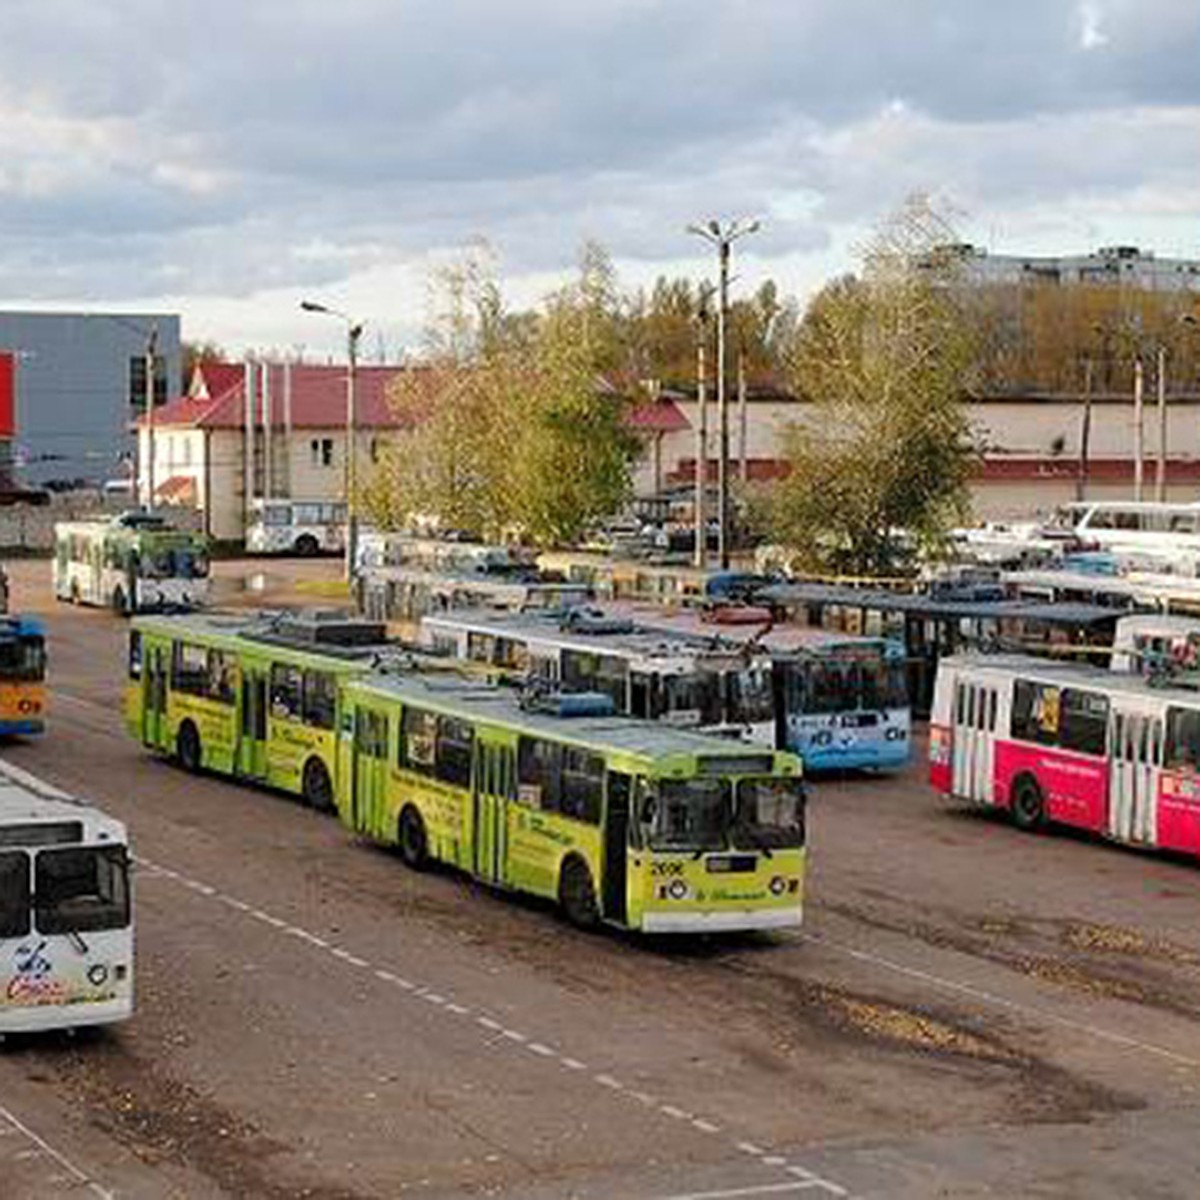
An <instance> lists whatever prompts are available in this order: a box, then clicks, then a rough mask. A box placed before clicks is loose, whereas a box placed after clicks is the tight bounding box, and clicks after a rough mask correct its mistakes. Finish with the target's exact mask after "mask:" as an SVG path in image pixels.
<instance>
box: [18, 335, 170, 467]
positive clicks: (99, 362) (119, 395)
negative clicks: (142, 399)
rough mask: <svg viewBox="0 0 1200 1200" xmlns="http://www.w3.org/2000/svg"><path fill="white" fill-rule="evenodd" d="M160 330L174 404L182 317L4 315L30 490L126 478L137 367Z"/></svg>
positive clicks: (20, 450) (161, 351) (160, 347)
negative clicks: (57, 482) (14, 359)
mask: <svg viewBox="0 0 1200 1200" xmlns="http://www.w3.org/2000/svg"><path fill="white" fill-rule="evenodd" d="M152 327H155V328H157V331H158V354H159V355H160V356H162V357H163V358H165V360H166V368H167V398H168V399H170V398H173V397H175V396H177V395H179V393H180V390H181V386H182V384H181V379H180V345H179V338H180V334H179V317H178V316H176V315H174V314H170V313H29V312H0V349H3V350H10V351H14V352H15V353H16V354H17V355H18V363H17V381H16V391H17V428H18V436H17V450H18V461H19V462H20V461H22V460H23V461H24V462H25V464H26V465H25V466H24V467H21V468H20V469H19V471H18V474H19V477H20V478H21V479H23V480H25V481H27V482H29V483H35V484H36V483H44V482H45V481H46V480H51V479H74V478H77V477H78V478H83V479H86V480H88V481H89V482H92V483H100V482H102V481H103V480H105V479H112V478H114V477H116V476H119V475H121V474H123V471H122V459H123V457H124V456H126V455H127V454H128V453H129V452H130V451H131V450H132V439H131V436H130V433H129V425H130V421H131V419H132V417H133V416H134V412H133V410H132V409H131V407H130V360H131V359H132V358H135V357H139V356H143V355H144V354H145V352H146V344H147V339H148V337H149V332H150V329H151V328H152Z"/></svg>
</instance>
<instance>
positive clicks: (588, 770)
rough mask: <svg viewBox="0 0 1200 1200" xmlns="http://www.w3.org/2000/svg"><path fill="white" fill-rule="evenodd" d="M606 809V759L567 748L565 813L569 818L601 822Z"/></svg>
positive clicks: (563, 807) (565, 756)
mask: <svg viewBox="0 0 1200 1200" xmlns="http://www.w3.org/2000/svg"><path fill="white" fill-rule="evenodd" d="M603 806H604V757H603V755H600V754H590V753H589V752H588V751H586V750H577V749H575V748H574V747H573V746H567V747H565V748H564V750H563V769H562V811H563V813H564V815H566V816H568V817H574V818H575V819H576V820H579V821H586V822H587V823H588V824H589V825H598V824H599V823H600V811H601V809H602V808H603Z"/></svg>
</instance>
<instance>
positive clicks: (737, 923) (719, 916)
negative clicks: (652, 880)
mask: <svg viewBox="0 0 1200 1200" xmlns="http://www.w3.org/2000/svg"><path fill="white" fill-rule="evenodd" d="M803 922H804V909H803V908H802V907H800V906H799V905H797V906H796V907H795V908H761V909H753V908H751V909H729V910H722V911H717V912H713V911H709V912H686V911H685V912H671V911H669V910H652V911H650V912H646V913H643V914H642V932H643V933H740V932H743V931H752V930H760V929H798V928H799V927H800V926H801V925H802V924H803Z"/></svg>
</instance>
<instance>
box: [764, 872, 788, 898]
mask: <svg viewBox="0 0 1200 1200" xmlns="http://www.w3.org/2000/svg"><path fill="white" fill-rule="evenodd" d="M767 886H768V887H770V889H771V895H772V896H782V895H783V893H784V892H786V891H787V880H786V879H784V877H783V876H782V875H776V876H775V878H774V879H772V880H771V882H770V883H769V884H768V885H767Z"/></svg>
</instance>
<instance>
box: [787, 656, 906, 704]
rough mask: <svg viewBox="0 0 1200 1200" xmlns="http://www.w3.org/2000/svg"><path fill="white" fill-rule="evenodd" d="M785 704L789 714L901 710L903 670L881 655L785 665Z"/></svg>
mask: <svg viewBox="0 0 1200 1200" xmlns="http://www.w3.org/2000/svg"><path fill="white" fill-rule="evenodd" d="M787 671H788V687H787V701H788V710H789V711H790V712H793V713H840V712H854V711H855V710H857V709H870V710H875V711H878V710H880V709H888V708H904V707H906V705H907V700H906V698H905V682H904V667H903V664H902V663H900V662H889V661H887V660H886V659H884V657H883V656H882V655H871V656H870V657H859V656H855V657H853V658H850V657H846V656H837V657H828V658H821V659H815V660H802V661H799V662H796V663H792V664H789V666H788V668H787Z"/></svg>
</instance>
